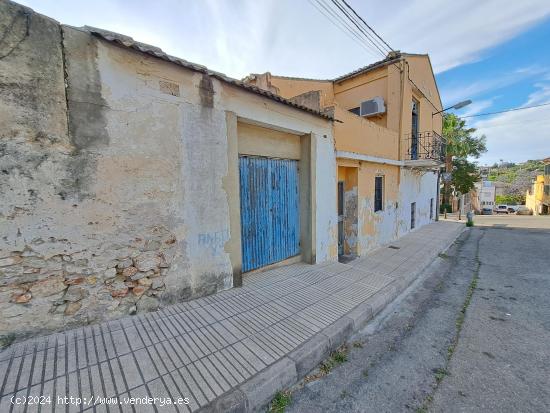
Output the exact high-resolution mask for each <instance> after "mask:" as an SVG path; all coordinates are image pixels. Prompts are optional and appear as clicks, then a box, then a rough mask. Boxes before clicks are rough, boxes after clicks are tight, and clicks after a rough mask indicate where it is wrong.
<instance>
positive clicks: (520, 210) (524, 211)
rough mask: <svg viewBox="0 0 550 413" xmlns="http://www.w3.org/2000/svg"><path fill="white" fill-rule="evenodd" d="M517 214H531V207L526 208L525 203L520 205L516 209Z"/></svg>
mask: <svg viewBox="0 0 550 413" xmlns="http://www.w3.org/2000/svg"><path fill="white" fill-rule="evenodd" d="M516 214H517V215H533V211H531V208H527V207H526V206H525V205H520V206H519V207H518V209H517V211H516Z"/></svg>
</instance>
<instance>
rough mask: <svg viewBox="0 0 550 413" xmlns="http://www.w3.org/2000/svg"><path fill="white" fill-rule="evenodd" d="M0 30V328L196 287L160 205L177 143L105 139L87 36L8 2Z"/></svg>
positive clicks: (43, 326) (171, 181)
mask: <svg viewBox="0 0 550 413" xmlns="http://www.w3.org/2000/svg"><path fill="white" fill-rule="evenodd" d="M0 33H2V34H3V33H6V36H5V37H3V39H4V41H3V42H2V43H1V44H0V56H3V57H2V58H1V59H0V106H1V107H2V110H0V120H1V122H0V123H1V124H2V128H1V130H0V171H1V177H2V179H1V180H0V197H1V198H2V200H3V202H2V203H1V206H0V233H1V234H2V238H1V239H0V311H1V314H2V317H1V319H0V335H6V334H12V333H15V334H17V335H21V336H25V335H29V334H37V333H40V332H41V331H46V330H55V329H59V328H64V327H67V326H71V325H75V324H85V323H93V322H97V321H99V320H103V319H106V318H113V317H118V316H121V315H125V314H132V313H135V312H136V311H149V310H152V309H155V308H157V307H158V306H159V304H161V303H163V302H173V301H175V300H178V299H180V300H181V299H185V298H189V297H191V296H193V295H196V294H198V295H200V294H204V289H203V290H201V291H198V288H197V287H196V285H192V283H191V281H190V280H189V278H188V277H186V276H185V272H184V271H185V262H184V260H182V259H181V255H182V254H181V250H182V248H181V247H182V244H185V237H181V236H180V237H178V236H177V235H176V234H175V231H176V227H175V225H174V222H175V221H176V218H175V217H174V216H173V214H171V213H170V210H168V212H166V211H167V210H166V208H165V206H166V205H167V203H168V204H170V202H171V203H172V205H174V204H177V203H180V202H182V201H183V199H182V197H181V191H180V192H178V191H176V190H175V189H176V187H177V186H178V184H179V181H180V178H179V177H178V176H179V174H177V173H176V174H174V173H173V169H172V168H174V169H175V170H176V171H177V170H178V168H179V164H180V160H179V156H178V155H179V153H180V151H179V150H178V147H179V146H180V145H179V140H178V139H175V143H174V142H173V146H170V145H168V146H166V147H165V148H164V151H162V153H158V151H157V153H155V151H154V150H151V149H150V148H149V146H150V143H151V142H143V145H142V146H141V147H140V146H139V145H138V144H137V143H136V141H129V140H128V136H127V135H126V136H124V137H121V138H123V139H120V140H119V141H113V138H112V137H111V136H110V135H109V131H108V126H109V125H108V111H107V110H106V107H105V105H106V101H105V99H104V96H103V87H102V85H101V82H100V76H99V70H98V67H97V47H96V45H95V42H96V41H95V40H94V39H93V38H91V37H90V36H89V35H86V34H83V33H80V32H77V31H70V33H69V29H68V28H64V27H61V26H60V25H59V24H58V23H57V22H55V21H53V20H51V19H49V18H47V17H45V16H41V15H39V14H36V13H34V12H33V11H32V10H29V9H27V8H24V7H22V6H19V5H16V4H14V3H10V2H0ZM78 35H80V36H81V37H79V36H78ZM170 176H172V178H170ZM130 177H131V179H130ZM160 192H164V193H166V194H170V195H169V196H167V197H163V196H161V194H160ZM175 267H177V269H178V270H179V271H181V274H182V276H181V277H175V276H174V275H172V276H171V279H172V281H171V282H172V284H171V285H170V287H171V288H170V291H169V292H167V287H166V284H167V281H166V279H167V278H170V275H169V272H170V270H171V269H172V271H175V269H176V268H175ZM175 278H178V280H177V281H174V279H175ZM214 283H215V286H214V287H213V288H207V289H206V290H208V291H209V292H212V290H214V291H215V290H216V288H217V281H215V282H214Z"/></svg>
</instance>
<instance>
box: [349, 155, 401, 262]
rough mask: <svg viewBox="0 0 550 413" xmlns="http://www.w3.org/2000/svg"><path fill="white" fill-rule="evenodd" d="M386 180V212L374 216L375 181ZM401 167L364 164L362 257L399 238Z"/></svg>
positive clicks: (360, 180)
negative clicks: (378, 178)
mask: <svg viewBox="0 0 550 413" xmlns="http://www.w3.org/2000/svg"><path fill="white" fill-rule="evenodd" d="M378 175H381V176H383V177H384V194H383V209H382V210H381V211H377V212H374V178H375V176H378ZM398 175H399V167H397V166H390V165H381V164H376V163H370V162H362V163H361V168H360V169H359V228H360V232H359V240H358V253H359V255H364V254H366V253H367V252H368V251H371V250H372V249H374V248H378V247H379V246H381V245H383V244H387V243H388V242H391V241H393V240H395V239H396V238H397V219H398V215H399V210H398V204H399V190H398V188H399V181H398Z"/></svg>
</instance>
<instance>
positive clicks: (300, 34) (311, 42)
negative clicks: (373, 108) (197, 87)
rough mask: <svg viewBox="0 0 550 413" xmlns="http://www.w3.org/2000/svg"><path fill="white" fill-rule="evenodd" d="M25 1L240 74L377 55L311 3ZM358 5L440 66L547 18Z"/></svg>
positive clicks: (433, 5) (479, 4)
mask: <svg viewBox="0 0 550 413" xmlns="http://www.w3.org/2000/svg"><path fill="white" fill-rule="evenodd" d="M20 1H21V2H22V3H24V4H26V5H29V6H30V7H33V8H34V9H35V10H37V11H39V12H42V13H44V14H46V15H49V16H51V17H53V18H55V19H58V20H59V21H61V22H63V23H66V24H72V25H76V26H81V25H85V24H88V25H93V26H98V27H102V28H105V29H110V30H113V31H118V32H121V33H123V34H127V35H130V36H132V37H134V38H135V39H136V40H140V41H144V42H149V43H153V44H154V45H156V46H159V47H161V48H163V49H164V50H165V51H167V52H169V53H171V54H175V55H177V56H179V57H182V58H184V59H187V60H191V61H195V62H197V63H201V64H205V65H207V66H209V67H211V68H212V69H214V70H219V71H221V72H225V73H227V74H229V75H231V76H234V77H242V76H244V75H246V74H248V73H249V72H260V71H266V70H270V71H272V72H273V73H278V74H287V75H295V76H307V77H319V78H327V77H335V76H338V75H341V74H343V73H346V72H348V71H350V70H353V69H355V68H357V67H361V66H364V65H365V64H368V63H370V62H372V61H373V60H375V59H374V58H373V56H372V54H370V53H367V52H366V51H365V50H364V49H363V48H362V47H360V46H359V45H357V44H356V43H354V42H352V41H351V40H350V39H349V38H348V37H347V36H346V35H345V34H344V33H342V32H341V31H340V30H339V29H338V28H336V27H334V25H333V24H332V23H330V22H329V21H328V20H327V19H326V18H325V17H324V16H323V15H321V14H320V13H319V12H318V11H317V10H316V9H315V8H314V7H313V6H312V5H311V4H310V3H309V2H308V1H305V0H302V1H293V0H264V1H255V0H218V1H216V0H208V1H181V0H161V1H156V2H151V1H148V0H136V1H130V0H96V1H93V2H91V1H74V0H20ZM311 1H312V2H314V1H315V0H311ZM351 3H352V5H353V7H355V9H356V10H357V11H358V12H359V13H360V14H361V15H362V16H363V17H364V18H365V19H366V21H367V22H369V23H370V24H371V25H372V26H373V27H374V28H375V29H376V30H377V31H378V32H379V33H380V34H381V35H382V37H384V38H385V39H387V40H388V42H389V43H390V45H392V46H393V47H394V48H396V49H401V50H403V51H409V52H420V53H424V52H429V53H430V56H431V58H432V62H433V64H434V66H435V70H436V71H442V70H446V69H449V68H451V67H454V66H457V65H460V64H463V63H466V62H471V61H473V60H476V59H479V58H480V56H481V55H482V53H483V51H484V50H486V49H487V48H490V47H492V46H494V45H496V44H499V43H501V42H503V41H506V40H507V39H509V38H511V37H513V36H515V35H516V34H518V33H519V32H521V31H522V30H525V29H526V28H528V27H529V26H531V25H533V24H535V23H536V22H538V21H541V20H542V19H543V18H545V17H547V16H549V15H550V2H548V1H547V0H531V1H529V2H523V1H514V2H511V1H510V2H506V3H505V4H503V2H502V1H500V0H484V1H479V0H461V1H447V2H445V3H444V4H442V2H441V1H439V0H417V1H410V2H403V1H402V0H387V1H386V2H384V3H383V6H381V4H380V3H379V2H376V1H374V0H368V1H365V2H363V1H359V0H354V1H351Z"/></svg>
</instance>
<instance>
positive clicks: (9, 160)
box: [0, 2, 75, 335]
mask: <svg viewBox="0 0 550 413" xmlns="http://www.w3.org/2000/svg"><path fill="white" fill-rule="evenodd" d="M27 24H28V26H27ZM0 33H8V35H7V37H6V38H5V39H6V40H5V41H4V42H2V45H1V50H0V54H2V55H7V56H5V57H4V58H3V59H0V107H1V110H0V124H1V125H2V127H1V128H0V171H1V179H0V198H1V199H2V200H3V202H2V203H0V234H1V238H0V312H1V314H2V317H0V335H1V334H4V333H6V332H8V331H12V330H15V329H17V330H23V331H25V330H29V329H34V328H38V329H40V328H48V327H50V326H51V325H52V323H51V319H52V318H53V316H52V315H51V314H48V311H49V310H50V309H51V308H52V305H51V303H52V301H55V300H57V299H60V298H61V297H62V296H63V294H64V293H65V291H66V290H67V288H68V286H67V285H66V284H65V283H64V272H63V271H64V270H63V267H64V266H65V265H68V264H66V263H67V261H66V259H68V258H65V260H64V257H66V256H67V257H68V255H67V253H68V252H69V251H70V246H68V245H67V244H66V243H65V241H66V240H64V237H63V236H62V235H61V234H58V233H55V232H54V231H51V228H52V227H53V226H54V225H55V224H56V222H57V219H58V218H60V219H64V217H65V216H67V215H69V214H74V212H73V207H72V205H71V204H70V203H69V202H65V201H64V200H63V199H62V195H63V188H65V187H66V186H67V185H69V186H70V185H71V183H72V182H73V181H74V179H73V175H72V173H71V172H70V171H71V167H72V165H73V161H74V158H73V156H72V154H73V153H74V149H75V148H74V145H72V143H71V142H70V141H69V138H68V135H67V114H66V110H65V108H66V103H65V88H64V79H63V60H62V47H61V32H60V28H59V26H58V24H57V23H56V22H55V21H53V20H51V19H49V18H46V17H44V16H41V15H38V14H34V13H32V11H31V10H29V9H26V8H24V7H21V6H19V5H16V4H14V3H8V2H0ZM60 194H61V195H60Z"/></svg>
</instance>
